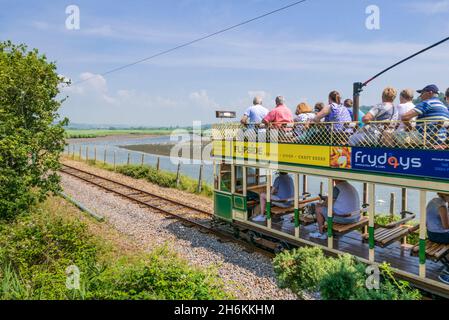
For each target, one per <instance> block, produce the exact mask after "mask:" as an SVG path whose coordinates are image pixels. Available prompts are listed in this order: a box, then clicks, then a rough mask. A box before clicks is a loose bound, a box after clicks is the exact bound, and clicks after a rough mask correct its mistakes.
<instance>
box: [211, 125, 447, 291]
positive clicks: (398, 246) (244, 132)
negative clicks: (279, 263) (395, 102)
mask: <svg viewBox="0 0 449 320" xmlns="http://www.w3.org/2000/svg"><path fill="white" fill-rule="evenodd" d="M448 125H449V124H448V123H445V122H435V121H434V122H425V121H423V122H417V123H415V124H414V125H413V126H412V127H410V129H408V130H405V131H403V132H398V131H395V130H394V129H395V128H397V126H396V125H395V123H392V122H391V121H389V122H385V123H381V122H378V123H370V126H371V129H370V130H367V129H358V128H357V127H358V124H357V123H344V124H342V123H319V124H313V125H311V124H304V123H296V124H271V125H270V126H268V127H264V126H259V125H248V126H244V125H241V124H236V123H222V124H218V125H214V126H213V158H214V179H215V183H214V204H215V205H214V212H215V216H216V217H217V219H219V220H222V221H226V222H227V223H229V224H231V225H232V226H233V227H235V228H236V229H237V230H238V231H239V232H240V234H241V235H245V236H246V237H247V238H248V239H249V240H251V241H254V242H257V243H260V244H261V245H264V246H268V247H270V246H271V247H272V248H273V249H279V248H282V247H284V248H289V247H291V246H304V245H309V246H320V247H321V248H322V249H323V250H324V251H325V252H327V253H328V254H332V255H334V254H340V253H350V254H352V255H354V256H355V257H357V258H358V259H360V260H361V261H362V262H365V263H367V264H373V263H382V262H387V263H389V264H390V265H391V266H392V267H393V269H394V271H395V274H396V276H398V277H399V278H403V279H406V280H408V281H410V282H412V283H414V285H416V286H417V287H419V288H422V289H424V290H427V291H429V292H433V293H436V294H438V295H441V296H445V297H449V285H446V284H444V283H442V282H440V281H438V275H439V274H440V273H441V271H442V270H443V268H445V266H447V265H448V260H447V256H448V254H449V245H443V244H436V243H432V242H430V241H429V240H426V205H427V198H428V197H427V195H428V193H432V192H442V193H449V139H448V137H447V129H446V128H447V127H448ZM362 130H363V132H365V136H364V138H363V139H362V140H360V141H358V143H357V145H351V143H350V142H351V136H353V135H354V134H355V133H357V132H362ZM277 171H282V172H288V173H289V174H290V175H291V176H292V178H293V182H294V197H293V198H292V199H291V201H290V204H291V206H289V205H284V204H282V203H281V204H279V203H276V201H271V199H270V194H271V191H270V190H271V187H272V183H273V176H274V175H275V173H276V172H277ZM308 177H318V178H319V179H321V181H323V182H324V183H321V186H320V191H319V192H316V194H311V193H310V192H309V189H308V185H307V182H308ZM333 180H348V181H356V182H359V183H361V184H362V185H363V197H361V198H362V199H363V200H362V201H361V202H362V203H361V208H362V209H361V211H362V212H361V216H360V219H359V220H358V221H356V222H354V223H351V224H338V223H335V221H334V216H333V213H332V212H333V210H332V208H333V203H332V202H333V201H332V198H333V197H332V193H333ZM326 184H327V186H326V187H325V185H326ZM382 185H388V186H394V187H398V188H401V189H402V193H403V195H404V197H405V196H406V195H407V190H417V191H418V194H419V212H414V213H410V212H408V213H407V214H406V212H403V217H402V218H403V219H401V220H400V221H397V222H395V223H392V224H390V225H388V226H386V227H379V226H378V225H376V224H375V214H376V188H379V187H381V186H382ZM324 189H327V190H324ZM326 191H327V195H328V199H329V200H328V203H327V206H328V218H327V223H326V228H327V236H328V237H327V240H321V239H312V238H311V237H310V236H309V235H310V233H311V232H313V230H315V229H316V226H315V225H314V223H313V222H314V221H313V218H314V217H313V215H311V214H310V208H311V207H310V203H319V202H320V201H321V195H320V194H322V193H325V192H326ZM261 193H265V195H266V210H265V212H262V214H264V216H265V218H266V219H265V221H262V222H254V221H252V219H251V216H253V214H254V211H255V210H260V209H259V206H258V204H259V199H258V197H257V195H258V194H261ZM403 200H405V199H403ZM403 202H405V203H406V201H403ZM404 206H406V205H404V204H403V210H406V209H407V208H404ZM409 215H411V216H412V217H414V216H415V215H416V216H419V225H410V219H411V218H410V217H409ZM286 216H287V217H290V216H291V217H292V218H291V220H292V224H291V225H289V224H285V223H284V222H285V219H283V218H282V217H286ZM417 230H419V243H417V244H416V245H408V244H407V241H406V237H407V235H409V234H410V233H412V232H414V231H416V232H417Z"/></svg>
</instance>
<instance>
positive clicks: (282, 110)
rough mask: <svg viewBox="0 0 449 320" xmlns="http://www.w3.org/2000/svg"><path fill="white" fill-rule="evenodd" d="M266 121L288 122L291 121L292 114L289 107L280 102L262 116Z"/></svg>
mask: <svg viewBox="0 0 449 320" xmlns="http://www.w3.org/2000/svg"><path fill="white" fill-rule="evenodd" d="M264 120H265V121H266V122H274V123H290V122H293V114H292V112H291V111H290V109H289V108H287V107H286V106H285V105H283V104H280V105H278V106H277V107H276V108H274V109H273V110H271V111H270V112H269V113H268V114H267V115H266V116H265V118H264Z"/></svg>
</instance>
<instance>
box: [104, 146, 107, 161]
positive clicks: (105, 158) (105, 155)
mask: <svg viewBox="0 0 449 320" xmlns="http://www.w3.org/2000/svg"><path fill="white" fill-rule="evenodd" d="M106 160H107V149H106V148H105V149H104V155H103V164H104V165H106Z"/></svg>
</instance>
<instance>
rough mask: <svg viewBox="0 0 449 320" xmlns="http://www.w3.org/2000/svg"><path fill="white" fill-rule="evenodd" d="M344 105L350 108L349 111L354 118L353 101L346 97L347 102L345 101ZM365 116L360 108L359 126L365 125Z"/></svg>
mask: <svg viewBox="0 0 449 320" xmlns="http://www.w3.org/2000/svg"><path fill="white" fill-rule="evenodd" d="M343 105H344V106H345V107H346V108H348V111H349V115H350V116H351V119H352V120H354V108H353V105H354V103H353V101H352V100H351V99H346V100H345V102H343ZM364 116H365V114H364V113H363V112H362V111H360V110H359V116H358V122H359V123H358V124H359V127H360V128H361V127H363V117H364Z"/></svg>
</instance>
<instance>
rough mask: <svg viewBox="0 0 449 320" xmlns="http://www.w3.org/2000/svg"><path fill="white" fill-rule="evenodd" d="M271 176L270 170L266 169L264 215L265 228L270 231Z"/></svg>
mask: <svg viewBox="0 0 449 320" xmlns="http://www.w3.org/2000/svg"><path fill="white" fill-rule="evenodd" d="M271 175H272V172H271V170H270V169H267V190H266V192H267V196H266V198H267V204H266V209H265V210H266V214H267V227H268V228H269V229H271Z"/></svg>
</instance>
